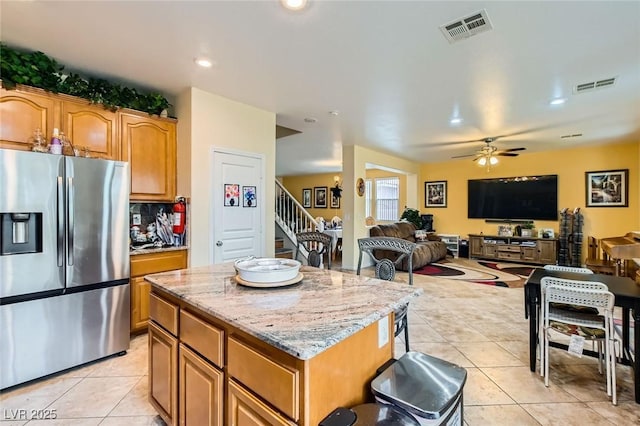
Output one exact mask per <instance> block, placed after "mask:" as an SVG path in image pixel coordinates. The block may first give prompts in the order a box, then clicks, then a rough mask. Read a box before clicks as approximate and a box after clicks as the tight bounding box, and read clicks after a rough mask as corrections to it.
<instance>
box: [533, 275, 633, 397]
mask: <svg viewBox="0 0 640 426" xmlns="http://www.w3.org/2000/svg"><path fill="white" fill-rule="evenodd" d="M544 277H555V278H562V279H570V280H581V281H596V282H601V283H604V284H606V285H607V287H608V288H609V291H610V292H611V293H613V295H614V296H615V303H614V304H615V306H619V307H621V308H622V354H621V355H622V357H621V359H620V360H619V362H621V363H622V364H625V365H631V367H632V368H633V382H634V392H635V401H636V403H638V404H640V358H639V357H638V355H639V354H640V285H639V284H636V283H635V282H634V281H633V280H632V279H631V278H628V277H618V276H613V275H603V274H580V273H574V272H564V271H550V270H546V269H543V268H536V269H535V270H534V271H533V272H532V273H531V275H530V276H529V277H528V278H527V281H526V283H525V286H524V304H525V306H524V309H525V318H528V319H529V367H530V368H531V371H532V372H534V371H536V353H537V350H536V349H537V346H538V343H539V340H538V330H539V328H538V321H539V320H540V319H539V309H540V283H541V280H542V278H544ZM631 318H632V319H633V327H631ZM631 329H632V330H633V336H630V330H631ZM630 339H633V345H631V340H630ZM550 345H551V346H554V347H560V348H567V346H566V345H563V344H560V343H557V342H551V343H550ZM584 353H585V354H587V355H593V356H597V352H591V351H584Z"/></svg>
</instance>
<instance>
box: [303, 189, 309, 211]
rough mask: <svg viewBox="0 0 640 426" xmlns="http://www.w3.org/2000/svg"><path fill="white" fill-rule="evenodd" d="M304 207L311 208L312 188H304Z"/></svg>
mask: <svg viewBox="0 0 640 426" xmlns="http://www.w3.org/2000/svg"><path fill="white" fill-rule="evenodd" d="M302 207H304V208H305V209H310V208H311V188H303V189H302Z"/></svg>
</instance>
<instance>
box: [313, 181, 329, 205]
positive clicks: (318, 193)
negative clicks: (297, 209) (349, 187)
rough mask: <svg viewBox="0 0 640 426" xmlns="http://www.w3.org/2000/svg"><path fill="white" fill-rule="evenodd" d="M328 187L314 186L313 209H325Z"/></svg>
mask: <svg viewBox="0 0 640 426" xmlns="http://www.w3.org/2000/svg"><path fill="white" fill-rule="evenodd" d="M327 192H328V187H326V186H316V187H314V188H313V207H314V208H316V209H326V208H327Z"/></svg>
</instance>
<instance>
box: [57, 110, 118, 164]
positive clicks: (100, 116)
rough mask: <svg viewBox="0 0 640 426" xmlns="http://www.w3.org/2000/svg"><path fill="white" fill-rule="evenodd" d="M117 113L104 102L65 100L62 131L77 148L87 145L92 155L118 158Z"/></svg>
mask: <svg viewBox="0 0 640 426" xmlns="http://www.w3.org/2000/svg"><path fill="white" fill-rule="evenodd" d="M116 117H117V116H116V113H115V112H112V111H109V110H108V109H105V108H104V107H103V106H102V105H92V104H90V103H88V101H85V102H73V101H63V102H62V121H63V126H62V131H63V132H64V133H65V135H67V136H68V137H69V138H70V139H71V143H73V145H74V146H75V147H76V148H77V149H80V148H86V149H88V151H89V155H90V156H91V157H96V158H105V159H110V160H117V159H118V158H119V153H118V143H117V137H116V132H117V129H118V126H117V121H116Z"/></svg>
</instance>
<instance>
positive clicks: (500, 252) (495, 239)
mask: <svg viewBox="0 0 640 426" xmlns="http://www.w3.org/2000/svg"><path fill="white" fill-rule="evenodd" d="M557 253H558V240H557V239H555V238H535V237H507V236H499V235H482V234H469V257H470V258H474V257H475V258H481V259H492V260H500V261H507V262H509V261H511V262H524V263H538V264H542V265H549V264H555V263H556V260H557Z"/></svg>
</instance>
